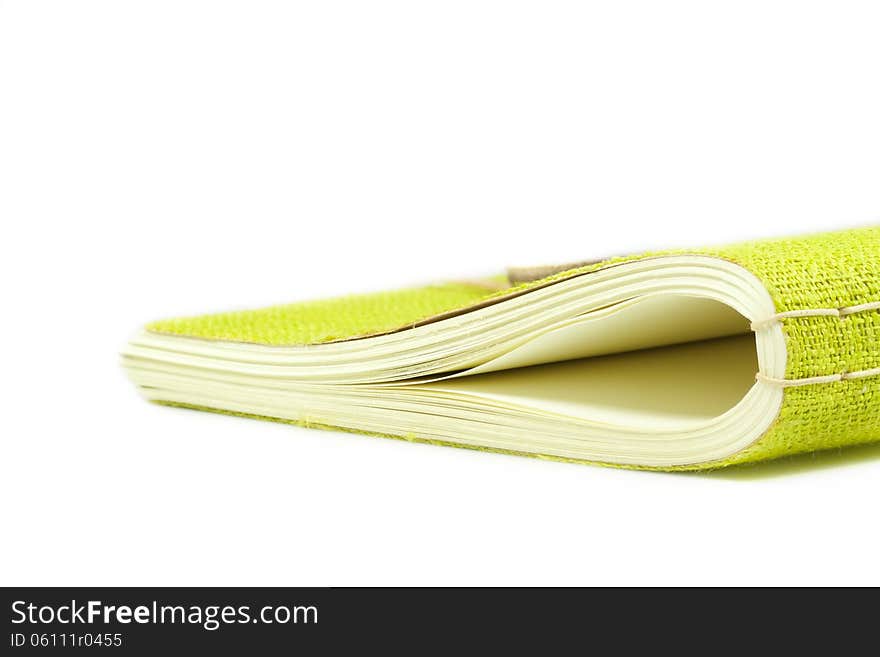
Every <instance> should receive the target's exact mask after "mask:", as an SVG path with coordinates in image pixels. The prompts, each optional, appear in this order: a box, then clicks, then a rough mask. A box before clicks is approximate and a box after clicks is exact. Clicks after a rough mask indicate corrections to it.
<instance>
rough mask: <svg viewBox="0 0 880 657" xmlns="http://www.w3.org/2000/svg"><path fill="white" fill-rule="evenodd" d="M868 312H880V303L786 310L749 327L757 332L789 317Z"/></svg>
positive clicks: (829, 315) (835, 315) (842, 315)
mask: <svg viewBox="0 0 880 657" xmlns="http://www.w3.org/2000/svg"><path fill="white" fill-rule="evenodd" d="M869 310H880V301H871V302H870V303H860V304H859V305H857V306H845V307H843V308H814V309H810V308H806V309H803V310H786V311H785V312H781V313H776V314H775V315H771V316H770V317H767V318H765V319H759V320H756V321H754V322H752V324H751V327H752V330H753V331H757V330H759V329H762V328H765V327H767V326H770V325H772V324H775V323H777V322H779V321H780V320H783V319H787V318H789V317H846V316H848V315H855V314H856V313H863V312H868V311H869Z"/></svg>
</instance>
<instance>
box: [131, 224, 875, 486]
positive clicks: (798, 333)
mask: <svg viewBox="0 0 880 657" xmlns="http://www.w3.org/2000/svg"><path fill="white" fill-rule="evenodd" d="M878 265H880V229H877V228H869V229H861V230H855V231H845V232H841V233H831V234H826V235H819V236H812V237H806V238H801V239H795V240H772V241H764V242H755V243H750V244H741V245H736V246H732V247H727V248H721V249H705V250H694V251H689V252H672V253H659V254H646V255H642V256H634V257H628V258H615V259H612V260H607V261H601V262H593V263H590V264H587V265H581V266H572V267H562V268H548V269H544V268H537V269H534V270H530V271H527V270H515V271H512V272H511V273H510V276H508V277H507V278H506V279H505V278H502V277H498V278H496V279H492V280H490V281H472V282H469V283H448V284H442V285H430V286H425V287H421V288H414V289H405V290H399V291H394V292H385V293H377V294H371V295H360V296H354V297H343V298H340V299H331V300H325V301H317V302H314V301H313V302H305V303H299V304H292V305H286V306H275V307H271V308H265V309H260V310H252V311H241V312H232V313H221V314H215V315H205V316H200V317H193V318H183V319H175V320H165V321H159V322H156V323H154V324H151V325H149V326H148V327H147V328H146V329H145V330H143V331H142V332H141V333H139V334H138V335H137V336H135V337H134V338H133V339H132V341H131V342H130V344H129V345H128V346H127V347H126V349H125V351H124V363H125V366H126V368H127V371H128V373H129V375H130V377H131V378H132V380H133V381H134V382H135V383H136V384H137V385H138V386H140V389H141V391H142V392H143V394H144V395H145V396H146V397H147V398H148V399H150V400H153V401H157V402H163V403H168V404H175V405H183V406H189V407H195V408H202V409H211V410H218V411H226V412H232V413H238V414H245V415H251V416H258V417H263V418H271V419H277V420H285V421H290V422H295V423H299V424H304V425H314V426H322V427H335V428H341V429H346V430H352V431H358V432H363V433H369V434H377V435H384V436H392V437H400V438H406V439H411V440H422V441H431V442H441V443H445V444H450V445H456V446H464V447H474V448H483V449H491V450H500V451H505V452H514V453H520V454H529V455H536V456H543V457H550V458H559V459H566V460H574V461H585V462H595V463H603V464H615V465H622V466H632V467H647V468H661V469H679V468H702V467H716V466H720V465H727V464H731V463H736V462H741V461H747V460H756V459H760V458H770V457H774V456H780V455H783V454H789V453H795V452H799V451H806V450H812V449H820V448H823V447H834V446H838V445H843V444H851V443H858V442H866V441H869V440H872V439H876V438H880V385H878V380H880V369H878V368H880V303H878V301H880V277H878V276H877V274H880V266H878ZM557 269H561V270H562V271H556V270H557ZM875 277H876V278H875ZM841 427H842V428H841Z"/></svg>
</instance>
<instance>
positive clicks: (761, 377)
mask: <svg viewBox="0 0 880 657" xmlns="http://www.w3.org/2000/svg"><path fill="white" fill-rule="evenodd" d="M878 375H880V367H874V368H871V369H869V370H859V371H857V372H843V373H841V374H828V375H826V376H809V377H805V378H803V379H777V378H775V377H772V376H767V375H766V374H762V373H761V372H758V373H757V374H756V375H755V379H756V380H758V381H760V382H761V383H766V384H768V385H771V386H776V387H778V388H795V387H798V386H811V385H815V384H818V383H836V382H838V381H849V380H851V379H864V378H865V377H868V376H878Z"/></svg>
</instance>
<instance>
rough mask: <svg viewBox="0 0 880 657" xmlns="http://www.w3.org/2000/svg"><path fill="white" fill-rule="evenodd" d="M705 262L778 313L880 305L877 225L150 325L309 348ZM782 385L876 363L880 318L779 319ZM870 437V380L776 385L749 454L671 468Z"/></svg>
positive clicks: (873, 403) (876, 401)
mask: <svg viewBox="0 0 880 657" xmlns="http://www.w3.org/2000/svg"><path fill="white" fill-rule="evenodd" d="M683 254H694V255H709V256H715V257H719V258H723V259H726V260H729V261H731V262H734V263H736V264H738V265H740V266H742V267H744V268H746V269H748V270H749V271H751V272H752V273H753V274H754V275H755V276H756V277H757V278H758V279H759V280H761V281H762V282H763V283H764V285H765V286H766V288H767V290H768V292H769V293H770V295H771V297H772V298H773V301H774V303H775V306H776V310H777V312H784V311H790V310H801V309H817V308H841V307H849V306H857V305H860V304H866V303H872V302H876V301H880V227H871V228H863V229H856V230H848V231H840V232H835V233H825V234H821V235H813V236H807V237H800V238H790V239H776V240H763V241H756V242H747V243H742V244H737V245H733V246H727V247H713V248H705V249H686V250H676V251H663V252H654V253H646V254H642V255H638V256H631V257H621V258H614V259H611V260H606V261H604V262H600V263H594V264H590V265H587V266H585V267H581V268H578V269H573V270H569V271H566V272H562V273H558V274H554V275H553V276H550V277H548V278H545V279H542V280H539V281H532V282H529V283H524V284H521V285H519V286H515V287H510V288H508V289H506V290H502V291H499V292H493V291H491V290H487V289H486V288H484V287H480V286H476V285H466V284H448V285H431V286H426V287H422V288H413V289H408V290H402V291H395V292H383V293H377V294H370V295H358V296H349V297H343V298H339V299H331V300H324V301H313V302H307V303H300V304H290V305H284V306H275V307H271V308H265V309H260V310H253V311H243V312H235V313H222V314H215V315H205V316H201V317H195V318H184V319H173V320H164V321H160V322H155V323H153V324H151V325H149V326H148V327H147V328H148V329H149V330H152V331H156V332H160V333H169V334H177V335H186V336H191V337H199V338H205V339H218V340H232V341H242V342H253V343H259V344H267V345H293V344H315V343H321V342H328V341H332V340H340V339H350V338H357V337H362V336H367V335H372V334H376V333H383V332H387V331H392V330H397V329H401V328H405V327H407V326H411V325H413V324H416V323H419V322H422V321H425V320H428V319H429V318H431V317H432V316H434V315H438V314H441V313H448V312H450V311H456V310H463V309H467V307H469V306H472V305H474V304H483V303H486V302H491V301H492V300H493V299H495V298H502V297H504V296H506V295H509V294H511V293H520V292H526V291H528V290H529V289H531V288H535V287H538V286H543V285H547V284H551V283H552V282H554V281H557V280H563V279H566V278H570V277H572V276H575V275H579V274H583V273H587V272H590V271H595V270H597V269H600V268H603V267H607V266H609V265H612V264H619V263H622V262H627V261H631V260H637V259H641V258H645V257H656V256H662V255H683ZM782 323H783V331H784V333H785V337H786V346H787V350H788V360H787V366H786V370H787V371H786V378H789V379H801V378H806V377H815V376H825V375H831V374H840V373H844V372H856V371H863V370H870V369H873V368H877V367H880V312H878V311H876V310H875V311H870V312H864V313H857V314H852V315H848V316H846V317H789V318H785V319H784V320H782ZM875 440H880V376H871V377H865V378H859V379H850V380H842V381H836V382H831V383H822V384H815V385H808V386H803V387H792V388H786V389H785V391H784V402H783V405H782V408H781V410H780V413H779V416H778V418H777V420H776V422H775V423H774V424H773V426H772V427H771V428H770V430H769V431H768V432H767V433H765V434H764V436H762V437H761V438H760V439H759V440H758V441H756V442H755V443H753V444H752V445H751V446H750V447H748V448H747V449H745V450H743V451H741V452H739V453H737V454H735V455H733V456H732V457H730V458H727V459H725V460H723V461H715V462H711V463H700V464H694V465H690V466H680V467H677V468H671V469H679V470H686V469H706V468H712V467H720V466H726V465H731V464H735V463H743V462H749V461H757V460H762V459H769V458H775V457H779V456H784V455H790V454H796V453H800V452H808V451H814V450H819V449H829V448H836V447H842V446H845V445H855V444H860V443H866V442H872V441H875Z"/></svg>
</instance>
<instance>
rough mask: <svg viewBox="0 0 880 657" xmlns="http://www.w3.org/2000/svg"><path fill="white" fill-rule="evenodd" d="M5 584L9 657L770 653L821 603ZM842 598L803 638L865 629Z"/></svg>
mask: <svg viewBox="0 0 880 657" xmlns="http://www.w3.org/2000/svg"><path fill="white" fill-rule="evenodd" d="M2 593H3V606H4V612H3V616H4V628H5V635H4V637H3V644H4V646H3V649H2V654H5V655H17V654H29V653H33V652H45V651H46V650H52V651H61V652H62V653H67V652H69V651H75V652H77V653H84V652H86V651H88V653H89V654H94V655H101V654H108V655H109V654H152V655H156V654H157V653H170V654H177V653H178V652H185V651H186V652H188V653H191V654H203V653H204V652H205V651H209V650H222V651H224V653H223V654H226V653H229V652H232V653H233V654H254V653H260V654H266V653H275V652H284V653H285V654H291V652H294V651H295V652H299V651H303V652H307V653H308V654H324V653H327V652H330V653H334V654H336V653H341V652H342V651H343V650H345V651H347V652H348V651H352V650H354V651H357V652H362V651H363V650H366V649H370V650H371V651H374V650H392V649H393V650H394V651H395V652H399V651H404V652H408V653H410V654H419V653H421V652H425V651H431V652H436V651H437V650H438V649H442V650H446V651H452V652H453V654H458V653H459V652H462V651H464V652H471V651H473V650H476V649H487V650H497V649H499V648H500V647H502V646H513V647H516V648H518V649H521V650H522V649H528V650H530V651H533V652H536V653H538V654H545V653H547V651H548V650H549V651H552V652H558V651H562V650H563V649H566V648H571V647H572V645H581V646H582V648H584V649H587V648H591V647H592V648H595V647H598V646H599V645H607V644H608V642H609V641H610V642H612V643H611V645H614V646H616V647H618V648H621V649H623V648H626V649H632V648H633V647H634V646H635V645H638V644H641V645H643V646H646V647H648V648H651V649H652V650H656V649H659V648H660V647H661V646H662V645H664V644H667V643H669V642H672V643H679V642H682V641H684V642H688V641H693V640H695V639H696V637H698V636H700V637H706V638H707V639H708V640H710V641H713V642H714V641H718V640H721V639H723V640H724V642H725V645H726V646H728V647H729V646H730V645H731V644H732V643H734V642H737V641H739V642H742V643H743V644H748V643H749V642H751V641H753V640H754V633H755V632H758V633H760V635H761V640H762V645H763V646H764V647H765V648H766V647H767V646H769V645H772V637H771V634H772V632H770V630H772V629H773V628H777V629H784V628H791V627H793V626H794V624H792V625H788V623H787V620H788V617H790V618H792V619H793V620H794V622H797V619H798V618H799V616H798V614H799V613H800V607H801V606H803V607H805V608H813V609H815V608H817V607H818V605H819V604H820V601H817V600H815V599H813V597H812V596H813V595H815V594H807V595H805V594H804V593H801V592H795V594H794V595H792V593H793V592H792V591H784V590H775V591H761V592H754V591H743V590H740V591H739V592H738V593H735V592H734V591H721V592H719V591H709V590H678V591H668V590H662V589H647V590H640V589H561V590H559V589H451V588H450V589H318V588H198V589H187V588H70V589H67V588H18V589H16V588H9V589H2ZM841 596H846V597H847V598H848V597H849V593H846V594H842V593H840V592H835V593H833V594H831V595H830V596H829V595H828V594H824V595H823V596H822V598H823V600H822V601H821V604H822V609H823V613H822V615H821V616H822V617H821V625H820V624H816V625H811V626H810V627H809V636H810V640H811V642H812V644H811V645H812V646H813V647H815V646H817V645H819V644H820V641H821V630H822V629H824V630H831V629H832V628H833V622H834V620H835V618H834V616H835V615H836V614H839V613H841V611H842V610H844V609H846V610H847V611H846V614H845V620H846V621H847V625H848V629H847V633H846V636H847V637H848V638H854V637H853V632H854V629H857V628H858V626H859V625H860V621H864V622H865V623H870V624H868V625H866V627H872V626H873V623H872V620H871V619H872V614H871V613H870V610H871V609H872V607H870V606H868V607H865V606H861V605H852V604H850V602H849V600H844V599H841ZM799 605H800V606H799ZM800 618H803V616H800ZM787 631H788V630H787ZM795 634H797V633H795ZM793 638H796V637H793V636H792V634H791V633H790V632H789V633H788V635H787V636H784V645H785V646H787V647H790V646H791V643H792V639H793ZM802 638H803V637H802ZM597 641H599V643H598V644H597V643H596V642H597ZM835 645H836V644H835ZM193 651H196V652H195V653H193ZM587 652H594V650H587ZM596 652H604V651H596Z"/></svg>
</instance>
